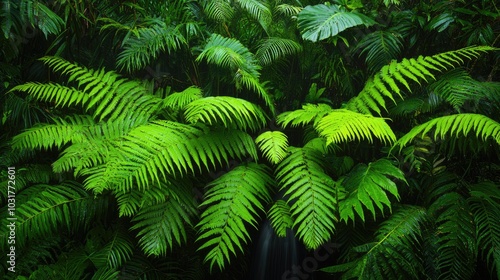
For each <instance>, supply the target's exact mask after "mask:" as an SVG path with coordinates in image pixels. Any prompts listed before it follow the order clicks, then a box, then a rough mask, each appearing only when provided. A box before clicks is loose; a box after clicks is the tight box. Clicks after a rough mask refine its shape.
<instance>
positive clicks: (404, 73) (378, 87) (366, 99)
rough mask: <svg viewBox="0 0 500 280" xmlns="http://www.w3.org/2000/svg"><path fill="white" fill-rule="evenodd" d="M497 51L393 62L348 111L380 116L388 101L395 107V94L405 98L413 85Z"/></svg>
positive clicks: (485, 48) (479, 49) (484, 48)
mask: <svg viewBox="0 0 500 280" xmlns="http://www.w3.org/2000/svg"><path fill="white" fill-rule="evenodd" d="M494 50H497V49H496V48H493V47H488V46H479V47H467V48H463V49H459V50H455V51H449V52H444V53H440V54H436V55H433V56H425V57H424V56H419V57H418V58H410V59H407V58H405V59H403V60H402V61H401V62H396V61H395V60H393V61H391V63H390V64H389V65H385V66H384V67H382V69H380V71H379V72H378V73H376V74H375V75H374V76H373V78H371V79H369V80H368V81H367V82H366V84H365V86H364V88H363V90H361V92H360V93H359V94H358V96H356V97H354V98H352V99H351V100H349V102H348V104H347V106H346V108H347V109H349V110H352V111H358V112H361V113H370V112H372V111H373V112H376V113H377V114H381V109H384V110H387V108H386V105H385V100H384V99H385V98H389V99H391V100H392V101H393V102H394V103H396V101H395V98H394V93H396V94H397V95H398V96H399V97H400V98H403V95H402V92H401V88H400V86H399V85H398V84H402V85H404V87H405V88H406V90H408V91H409V92H411V90H412V89H411V86H410V82H416V83H418V84H420V83H421V82H422V81H425V82H427V81H428V79H435V77H434V74H433V73H432V72H443V71H446V70H450V69H453V68H456V67H457V66H459V65H461V64H463V63H464V62H465V60H466V59H472V58H477V57H479V56H480V55H481V54H483V53H485V52H487V51H494Z"/></svg>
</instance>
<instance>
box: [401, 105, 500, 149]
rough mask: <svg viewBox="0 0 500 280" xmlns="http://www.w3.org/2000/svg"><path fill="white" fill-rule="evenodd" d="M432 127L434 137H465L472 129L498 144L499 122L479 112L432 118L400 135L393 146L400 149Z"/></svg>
mask: <svg viewBox="0 0 500 280" xmlns="http://www.w3.org/2000/svg"><path fill="white" fill-rule="evenodd" d="M432 129H434V138H437V137H439V138H441V139H446V137H447V136H448V135H449V136H453V137H457V138H458V137H460V136H465V137H467V136H468V135H469V134H470V133H472V131H475V135H476V137H478V138H481V139H482V140H483V141H486V140H487V139H489V138H492V139H493V140H494V141H496V142H497V143H498V144H500V123H498V122H496V121H494V120H492V119H490V118H488V117H486V116H483V115H479V114H465V113H464V114H456V115H449V116H444V117H439V118H435V119H432V120H430V121H428V122H426V123H423V124H421V125H418V126H416V127H414V128H413V129H412V130H411V131H410V132H408V133H407V134H405V135H404V136H403V137H401V138H400V139H399V140H398V141H397V142H396V143H394V146H393V148H394V147H397V146H399V147H400V149H402V148H403V147H404V146H406V145H407V144H408V143H409V142H411V141H412V140H413V139H414V138H415V137H418V136H424V135H426V134H427V133H428V132H429V131H431V130H432Z"/></svg>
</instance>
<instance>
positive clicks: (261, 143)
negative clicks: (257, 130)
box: [255, 131, 288, 164]
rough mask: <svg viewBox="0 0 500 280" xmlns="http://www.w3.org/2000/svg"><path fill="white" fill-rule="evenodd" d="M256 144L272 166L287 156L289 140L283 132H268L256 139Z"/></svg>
mask: <svg viewBox="0 0 500 280" xmlns="http://www.w3.org/2000/svg"><path fill="white" fill-rule="evenodd" d="M255 143H256V144H257V146H258V147H259V149H260V150H261V151H262V153H263V154H264V156H265V157H266V158H267V159H268V160H269V161H270V162H271V163H272V164H278V163H280V161H281V160H283V158H285V156H286V155H287V150H288V139H287V136H286V134H284V133H283V132H280V131H266V132H264V133H262V134H261V135H259V136H258V137H257V138H255Z"/></svg>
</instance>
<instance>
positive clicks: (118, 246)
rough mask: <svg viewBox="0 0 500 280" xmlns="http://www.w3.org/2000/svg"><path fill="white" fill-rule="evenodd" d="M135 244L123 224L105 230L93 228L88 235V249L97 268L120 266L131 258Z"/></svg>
mask: <svg viewBox="0 0 500 280" xmlns="http://www.w3.org/2000/svg"><path fill="white" fill-rule="evenodd" d="M133 249H134V244H133V241H132V238H131V236H130V234H129V233H128V231H127V229H126V228H124V227H122V226H116V227H112V228H110V229H109V230H105V229H104V228H103V227H96V228H94V229H92V230H91V231H90V232H89V233H88V235H87V243H86V250H87V252H89V259H90V260H91V261H92V263H93V264H94V265H95V266H96V267H97V268H119V267H121V266H122V265H123V264H124V263H125V262H126V261H128V260H130V258H131V257H132V254H133Z"/></svg>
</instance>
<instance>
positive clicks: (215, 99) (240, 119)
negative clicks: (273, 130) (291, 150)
mask: <svg viewBox="0 0 500 280" xmlns="http://www.w3.org/2000/svg"><path fill="white" fill-rule="evenodd" d="M184 114H185V118H186V121H187V122H189V123H192V124H195V123H197V122H202V123H205V124H209V125H212V124H216V123H220V124H223V126H224V127H231V128H236V129H242V130H247V129H251V130H253V131H256V130H259V129H261V128H262V127H263V126H264V125H265V124H266V117H265V113H264V112H263V111H262V109H261V108H260V107H258V106H257V105H255V104H253V103H251V102H249V101H246V100H244V99H240V98H235V97H231V96H210V97H205V98H202V99H197V100H195V101H193V102H191V103H189V104H188V105H187V106H186V107H185V112H184Z"/></svg>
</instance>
